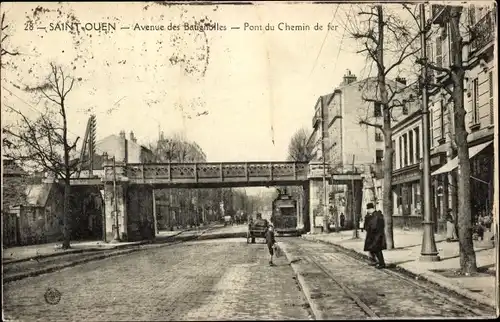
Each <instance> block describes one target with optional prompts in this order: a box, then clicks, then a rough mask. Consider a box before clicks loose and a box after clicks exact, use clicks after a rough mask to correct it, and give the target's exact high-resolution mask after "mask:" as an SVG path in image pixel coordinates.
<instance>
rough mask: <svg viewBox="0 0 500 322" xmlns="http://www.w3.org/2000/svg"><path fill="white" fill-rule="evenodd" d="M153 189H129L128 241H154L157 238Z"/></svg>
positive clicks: (133, 187) (148, 187)
mask: <svg viewBox="0 0 500 322" xmlns="http://www.w3.org/2000/svg"><path fill="white" fill-rule="evenodd" d="M153 198H154V194H153V187H152V186H149V185H134V186H129V187H128V189H127V213H128V216H127V221H128V240H129V241H139V240H152V239H153V238H154V237H155V236H156V231H155V215H154V199H153Z"/></svg>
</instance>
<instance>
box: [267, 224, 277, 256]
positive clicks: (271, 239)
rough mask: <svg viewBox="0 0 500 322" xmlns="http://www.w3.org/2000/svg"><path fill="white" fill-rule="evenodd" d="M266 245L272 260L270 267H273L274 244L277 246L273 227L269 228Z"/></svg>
mask: <svg viewBox="0 0 500 322" xmlns="http://www.w3.org/2000/svg"><path fill="white" fill-rule="evenodd" d="M266 244H267V248H268V250H269V255H271V259H270V260H269V265H270V266H273V255H274V244H276V239H274V227H273V226H272V225H269V226H268V227H267V231H266Z"/></svg>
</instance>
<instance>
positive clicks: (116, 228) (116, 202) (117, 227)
mask: <svg viewBox="0 0 500 322" xmlns="http://www.w3.org/2000/svg"><path fill="white" fill-rule="evenodd" d="M113 201H114V205H113V206H114V213H115V236H114V238H113V242H120V227H119V226H118V225H119V220H118V195H117V193H116V158H115V157H114V156H113Z"/></svg>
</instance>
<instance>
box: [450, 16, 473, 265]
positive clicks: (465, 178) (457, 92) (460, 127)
mask: <svg viewBox="0 0 500 322" xmlns="http://www.w3.org/2000/svg"><path fill="white" fill-rule="evenodd" d="M460 16H461V8H459V7H452V9H451V14H450V37H451V43H452V51H451V52H452V65H453V66H454V68H452V74H451V77H452V81H453V93H452V94H453V102H454V110H455V114H454V121H455V144H456V147H457V157H458V175H457V177H458V182H457V183H458V216H457V217H458V239H459V250H460V268H461V271H462V273H474V272H476V271H477V266H476V254H475V252H474V243H473V241H472V214H471V205H470V161H469V147H468V144H467V135H468V133H467V129H466V123H465V114H466V111H465V106H464V77H465V67H464V66H463V57H462V48H463V42H462V37H461V35H460V28H459V27H460Z"/></svg>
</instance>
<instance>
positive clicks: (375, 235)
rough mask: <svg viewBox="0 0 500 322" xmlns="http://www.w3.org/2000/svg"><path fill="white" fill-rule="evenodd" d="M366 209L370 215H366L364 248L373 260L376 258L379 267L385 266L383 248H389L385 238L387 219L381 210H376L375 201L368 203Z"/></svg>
mask: <svg viewBox="0 0 500 322" xmlns="http://www.w3.org/2000/svg"><path fill="white" fill-rule="evenodd" d="M366 211H367V213H368V214H369V215H370V217H369V219H367V218H366V217H368V215H367V216H366V217H365V225H366V226H365V230H366V238H365V247H364V250H365V251H367V252H369V253H370V257H371V258H372V261H373V260H374V259H376V262H377V264H376V267H377V268H385V260H384V255H383V254H382V250H384V249H387V243H386V240H385V231H384V229H385V221H384V216H383V215H382V212H381V211H378V210H377V211H375V207H374V206H373V203H369V204H367V205H366Z"/></svg>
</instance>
